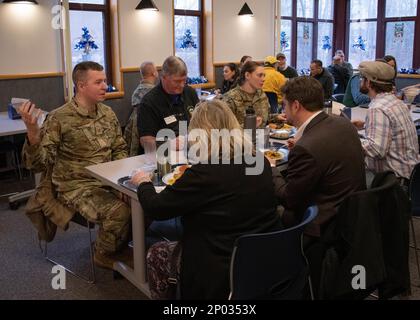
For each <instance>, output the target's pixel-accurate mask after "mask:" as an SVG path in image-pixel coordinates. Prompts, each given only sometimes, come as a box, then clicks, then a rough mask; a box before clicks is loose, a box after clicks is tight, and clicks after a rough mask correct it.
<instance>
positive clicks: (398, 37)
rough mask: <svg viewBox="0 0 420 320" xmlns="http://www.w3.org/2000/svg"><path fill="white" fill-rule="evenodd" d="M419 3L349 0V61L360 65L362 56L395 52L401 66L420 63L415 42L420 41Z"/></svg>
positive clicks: (369, 56) (408, 1) (418, 1)
mask: <svg viewBox="0 0 420 320" xmlns="http://www.w3.org/2000/svg"><path fill="white" fill-rule="evenodd" d="M419 6H420V0H404V1H394V0H350V6H349V7H350V8H349V14H348V16H349V19H348V21H349V28H348V30H349V31H348V56H349V61H350V63H352V64H353V66H355V67H357V66H358V65H359V63H360V62H362V61H363V60H374V59H376V58H382V57H383V56H384V55H393V56H395V58H396V60H397V64H398V67H399V69H401V68H403V69H410V68H413V67H415V66H419V64H420V57H418V55H419V54H420V52H418V50H419V49H418V48H416V47H415V46H414V44H415V43H418V42H419V41H420V39H419V38H420V33H419V32H418V31H417V36H416V28H417V29H418V24H419V23H420V17H419V15H418V11H419ZM416 37H417V39H416ZM416 50H417V52H416Z"/></svg>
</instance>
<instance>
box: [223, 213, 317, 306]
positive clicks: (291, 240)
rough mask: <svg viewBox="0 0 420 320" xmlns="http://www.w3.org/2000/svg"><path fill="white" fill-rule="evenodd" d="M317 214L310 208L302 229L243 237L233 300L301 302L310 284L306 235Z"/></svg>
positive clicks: (233, 272)
mask: <svg viewBox="0 0 420 320" xmlns="http://www.w3.org/2000/svg"><path fill="white" fill-rule="evenodd" d="M317 214H318V208H317V207H315V206H314V207H310V208H308V210H307V211H306V213H305V215H304V218H303V222H302V223H301V224H300V225H298V226H295V227H293V228H290V229H285V230H281V231H277V232H271V233H265V234H251V235H245V236H241V237H239V238H238V239H237V240H236V242H235V247H234V250H233V254H232V259H231V265H230V288H231V296H230V298H231V299H233V300H246V299H265V300H269V299H288V300H291V299H301V298H302V297H303V289H304V287H305V285H306V283H307V280H308V265H307V261H306V258H305V256H304V255H303V250H302V234H303V231H304V229H305V227H306V226H307V225H308V224H309V223H310V222H311V221H313V220H314V219H315V217H316V216H317Z"/></svg>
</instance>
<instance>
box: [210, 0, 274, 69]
mask: <svg viewBox="0 0 420 320" xmlns="http://www.w3.org/2000/svg"><path fill="white" fill-rule="evenodd" d="M246 2H247V3H248V5H249V6H250V8H251V10H252V11H253V12H254V16H253V17H240V16H238V12H239V10H240V9H241V8H242V6H243V4H244V3H245V1H244V0H213V10H214V13H213V17H214V62H229V61H239V60H240V58H241V57H242V56H243V55H250V56H252V57H253V59H254V60H263V59H264V57H266V56H267V55H272V54H274V34H275V31H274V0H247V1H246Z"/></svg>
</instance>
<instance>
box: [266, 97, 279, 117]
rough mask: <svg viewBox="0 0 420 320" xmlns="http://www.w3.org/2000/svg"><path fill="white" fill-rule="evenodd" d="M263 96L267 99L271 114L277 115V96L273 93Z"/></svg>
mask: <svg viewBox="0 0 420 320" xmlns="http://www.w3.org/2000/svg"><path fill="white" fill-rule="evenodd" d="M265 94H266V96H267V98H268V103H269V104H270V107H271V113H278V112H279V104H278V100H277V94H276V93H274V92H265Z"/></svg>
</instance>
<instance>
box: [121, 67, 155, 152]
mask: <svg viewBox="0 0 420 320" xmlns="http://www.w3.org/2000/svg"><path fill="white" fill-rule="evenodd" d="M140 77H141V79H142V80H141V82H140V84H139V85H138V87H137V88H136V90H134V93H133V96H132V97H131V105H132V106H133V112H132V113H131V116H130V119H128V123H127V126H126V127H125V130H124V139H125V142H126V143H127V146H128V154H129V156H130V157H134V156H137V155H138V154H139V149H140V148H139V147H140V138H139V131H138V129H137V113H138V110H137V107H138V106H139V105H140V102H141V100H143V97H144V96H145V95H146V94H147V93H148V92H149V91H150V90H152V89H153V88H154V87H155V86H156V83H157V80H158V79H159V74H158V71H157V69H156V66H155V65H154V63H153V62H148V61H146V62H143V63H142V64H141V66H140Z"/></svg>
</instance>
